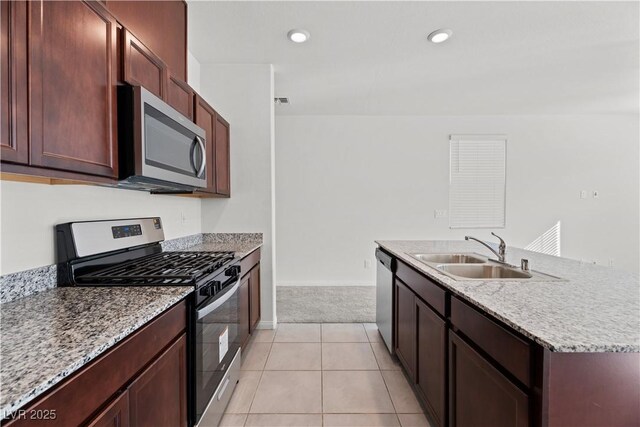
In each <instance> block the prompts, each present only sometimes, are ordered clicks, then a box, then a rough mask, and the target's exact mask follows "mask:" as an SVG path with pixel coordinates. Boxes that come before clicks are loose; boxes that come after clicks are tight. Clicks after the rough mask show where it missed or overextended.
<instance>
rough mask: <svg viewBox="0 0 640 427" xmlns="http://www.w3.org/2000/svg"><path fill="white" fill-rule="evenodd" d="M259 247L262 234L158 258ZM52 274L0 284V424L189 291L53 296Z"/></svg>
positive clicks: (83, 290) (233, 236)
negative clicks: (195, 252)
mask: <svg viewBox="0 0 640 427" xmlns="http://www.w3.org/2000/svg"><path fill="white" fill-rule="evenodd" d="M260 246H262V233H211V234H200V235H193V236H186V237H183V238H179V239H174V240H169V241H166V242H163V250H165V251H231V252H235V253H236V255H237V256H239V257H240V258H243V257H244V256H246V255H248V254H250V253H251V252H253V251H254V250H256V249H257V248H259V247H260ZM55 272H56V270H55V266H47V267H42V268H38V269H34V270H28V271H25V272H19V273H14V274H11V275H9V276H3V277H2V279H3V282H2V286H3V289H2V291H3V295H5V297H7V299H8V301H7V302H5V300H3V303H2V304H0V322H1V328H0V343H1V348H0V411H2V412H1V413H0V416H1V417H0V419H1V418H4V417H5V416H6V415H7V414H8V413H10V412H12V411H15V410H17V409H20V408H21V407H22V406H23V405H25V404H26V403H28V402H30V401H31V400H33V399H35V398H36V397H38V396H39V395H40V394H42V393H43V392H45V391H46V390H48V389H50V388H51V387H53V386H54V385H55V384H57V383H59V382H60V381H62V380H63V379H64V378H66V377H68V376H69V375H71V374H72V373H74V372H76V371H77V370H79V369H80V368H82V367H83V366H84V365H86V364H87V363H89V362H90V361H91V360H93V359H95V358H96V357H98V356H99V355H101V354H102V353H104V352H105V351H106V350H108V349H109V348H111V347H113V346H114V345H115V344H117V343H118V342H120V341H122V340H123V339H124V338H125V337H127V336H128V335H129V334H131V333H132V332H134V331H135V330H137V329H139V328H140V327H142V326H143V325H144V324H146V323H147V322H149V321H150V320H151V319H153V318H154V317H156V316H158V315H159V314H161V313H162V312H163V311H165V310H167V309H168V308H170V307H171V306H172V305H174V304H175V303H177V302H179V301H180V300H182V299H183V298H185V297H186V296H187V295H189V293H191V292H192V291H193V288H192V287H189V286H156V287H75V288H57V287H54V286H55V282H56V280H55ZM42 283H44V285H43V284H42ZM31 288H33V289H31ZM10 296H11V297H13V298H11V299H9V297H10Z"/></svg>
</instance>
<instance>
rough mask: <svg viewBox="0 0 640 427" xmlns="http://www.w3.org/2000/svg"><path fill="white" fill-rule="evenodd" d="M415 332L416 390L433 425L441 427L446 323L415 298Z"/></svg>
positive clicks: (445, 377) (443, 421) (442, 418)
mask: <svg viewBox="0 0 640 427" xmlns="http://www.w3.org/2000/svg"><path fill="white" fill-rule="evenodd" d="M416 329H417V331H416V346H417V352H416V388H417V390H418V393H419V394H420V395H421V397H422V399H423V401H424V402H425V404H426V406H427V408H428V410H429V412H431V416H432V417H433V419H434V421H435V422H436V425H437V426H440V427H444V426H445V425H446V406H445V404H446V382H447V371H446V366H447V365H446V355H447V351H446V348H447V324H446V322H445V321H444V319H442V318H440V316H438V315H437V314H436V312H435V311H433V310H432V309H431V308H430V307H428V306H427V305H426V304H425V303H423V302H422V301H420V300H419V299H418V298H416ZM434 427H435V426H434Z"/></svg>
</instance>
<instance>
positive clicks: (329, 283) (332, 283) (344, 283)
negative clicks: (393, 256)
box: [276, 281, 376, 287]
mask: <svg viewBox="0 0 640 427" xmlns="http://www.w3.org/2000/svg"><path fill="white" fill-rule="evenodd" d="M375 285H376V284H375V283H371V282H365V283H363V282H349V281H340V282H338V281H326V282H323V281H316V282H282V281H279V282H278V284H277V285H276V287H278V286H375Z"/></svg>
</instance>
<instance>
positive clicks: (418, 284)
mask: <svg viewBox="0 0 640 427" xmlns="http://www.w3.org/2000/svg"><path fill="white" fill-rule="evenodd" d="M396 275H397V276H398V277H399V278H400V280H402V281H403V282H404V283H405V284H406V285H407V286H408V287H409V288H411V290H412V291H413V292H415V293H416V294H417V295H418V296H419V297H420V298H422V299H423V300H424V301H425V302H426V303H427V304H429V305H430V306H431V307H432V308H433V309H434V310H435V311H436V312H438V314H440V315H441V316H443V317H444V316H445V295H446V292H445V290H444V289H442V288H441V287H440V286H438V285H436V284H435V283H434V282H432V281H431V280H429V279H427V278H426V277H424V276H423V275H422V274H420V273H418V272H417V271H415V270H414V269H413V268H411V267H409V266H408V265H407V264H405V263H403V262H402V261H398V271H397V272H396Z"/></svg>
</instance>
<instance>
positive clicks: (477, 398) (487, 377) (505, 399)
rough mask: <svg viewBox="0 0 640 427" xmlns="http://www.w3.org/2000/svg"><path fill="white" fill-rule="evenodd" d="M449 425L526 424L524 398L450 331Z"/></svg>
mask: <svg viewBox="0 0 640 427" xmlns="http://www.w3.org/2000/svg"><path fill="white" fill-rule="evenodd" d="M449 425H450V426H452V427H455V426H492V427H525V426H528V425H529V399H528V396H527V395H526V394H525V393H524V392H523V391H522V390H520V389H519V388H518V387H516V386H515V385H514V384H513V383H511V382H510V381H509V380H508V379H507V378H506V377H505V376H504V375H502V374H501V373H500V372H499V371H498V370H497V369H496V368H494V367H493V366H492V365H491V364H490V363H489V362H488V361H487V360H485V359H484V358H483V357H482V356H481V355H480V354H478V353H477V352H476V351H475V350H474V349H473V348H471V347H470V346H469V345H468V344H467V343H466V342H464V341H463V340H462V339H461V338H460V337H459V336H458V335H456V334H455V333H454V332H449Z"/></svg>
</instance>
